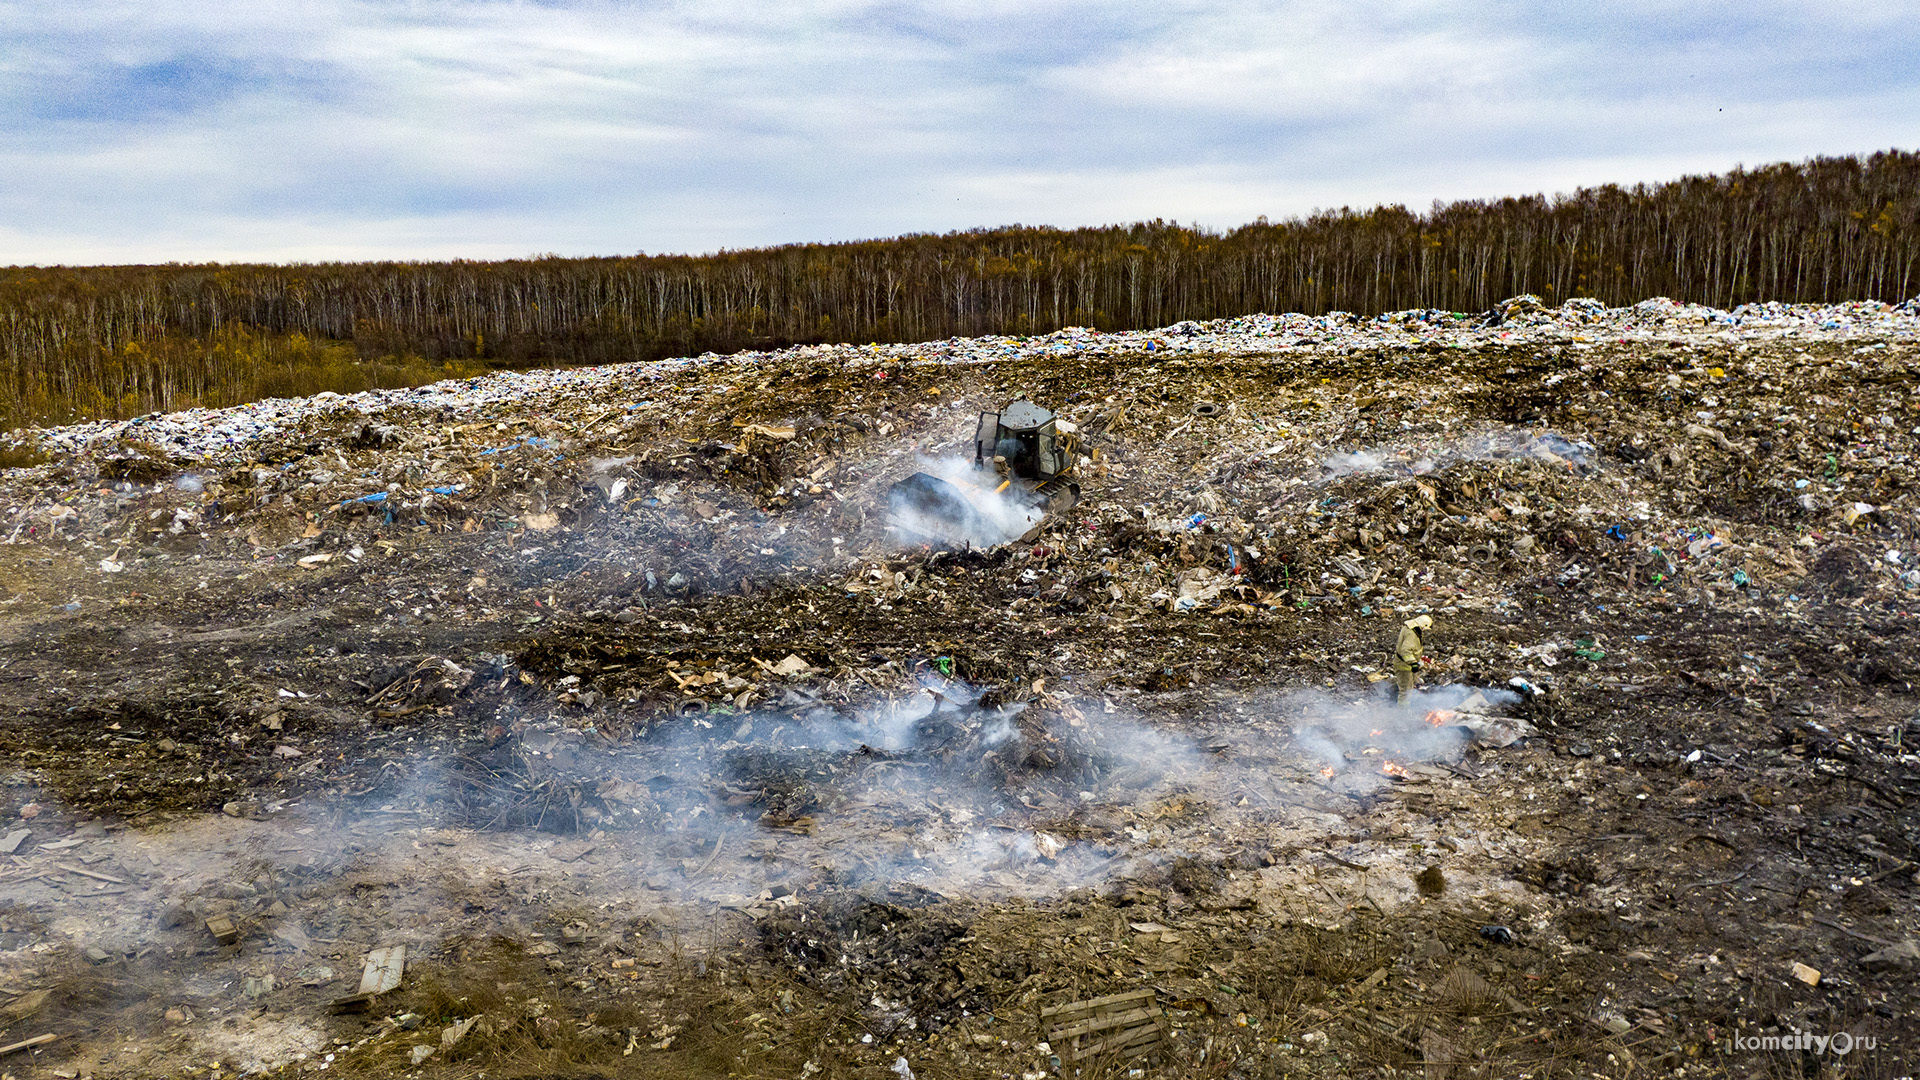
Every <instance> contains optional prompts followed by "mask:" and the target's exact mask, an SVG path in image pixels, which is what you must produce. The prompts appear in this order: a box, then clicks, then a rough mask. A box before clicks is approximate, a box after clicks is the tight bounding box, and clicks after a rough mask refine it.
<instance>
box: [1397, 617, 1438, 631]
mask: <svg viewBox="0 0 1920 1080" xmlns="http://www.w3.org/2000/svg"><path fill="white" fill-rule="evenodd" d="M1400 625H1402V626H1404V627H1406V628H1407V629H1409V630H1425V629H1426V628H1427V627H1429V626H1432V625H1433V616H1431V615H1415V616H1414V617H1413V618H1411V619H1408V620H1407V621H1406V622H1404V623H1401V624H1400Z"/></svg>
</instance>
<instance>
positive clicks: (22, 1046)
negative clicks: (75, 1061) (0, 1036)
mask: <svg viewBox="0 0 1920 1080" xmlns="http://www.w3.org/2000/svg"><path fill="white" fill-rule="evenodd" d="M59 1037H60V1036H58V1035H55V1034H54V1033H52V1032H48V1033H47V1034H45V1035H35V1036H34V1037H33V1038H31V1039H21V1040H20V1041H19V1042H17V1043H12V1044H9V1045H7V1046H0V1056H5V1055H7V1054H11V1053H13V1052H14V1051H15V1050H31V1049H33V1048H34V1047H36V1046H45V1045H47V1044H48V1043H50V1042H52V1041H53V1040H55V1039H57V1038H59Z"/></svg>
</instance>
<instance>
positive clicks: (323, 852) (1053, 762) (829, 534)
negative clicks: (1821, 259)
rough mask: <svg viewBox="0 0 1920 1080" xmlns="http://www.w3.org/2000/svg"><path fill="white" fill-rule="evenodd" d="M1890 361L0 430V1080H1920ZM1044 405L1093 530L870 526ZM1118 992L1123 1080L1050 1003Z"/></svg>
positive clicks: (1438, 316) (818, 389)
mask: <svg viewBox="0 0 1920 1080" xmlns="http://www.w3.org/2000/svg"><path fill="white" fill-rule="evenodd" d="M1908 307H1911V305H1908ZM1917 332H1920V318H1916V317H1915V315H1914V313H1913V312H1912V311H1910V310H1896V309H1890V308H1886V307H1884V306H1882V305H1870V304H1855V305H1842V306H1838V307H1833V308H1821V309H1813V308H1789V307H1783V306H1768V307H1755V308H1746V309H1741V310H1739V311H1736V312H1719V311H1714V310H1712V309H1706V308H1698V307H1691V306H1683V305H1675V304H1671V303H1667V302H1663V301H1649V302H1648V303H1645V304H1641V305H1637V306H1636V307H1634V308H1626V309H1612V310H1608V309H1604V308H1602V307H1601V306H1600V305H1598V304H1594V303H1581V302H1570V303H1569V304H1567V305H1565V306H1563V307H1559V308H1545V307H1543V306H1541V305H1539V304H1537V303H1534V302H1531V301H1529V300H1527V299H1525V298H1522V299H1520V300H1517V301H1514V302H1509V304H1507V305H1503V308H1502V309H1501V310H1499V311H1498V312H1496V313H1495V315H1494V317H1493V318H1482V317H1479V316H1476V317H1474V318H1471V319H1468V318H1464V317H1459V316H1455V315H1452V314H1449V313H1442V312H1408V313H1399V314H1397V315H1394V316H1387V317H1382V318H1380V319H1369V320H1360V319H1351V318H1348V317H1344V316H1338V315H1335V316H1325V317H1315V318H1308V317H1303V316H1289V317H1285V318H1275V317H1265V316H1261V317H1250V318H1247V319H1239V320H1227V321H1222V322H1219V323H1207V324H1182V325H1181V326H1177V327H1169V328H1166V329H1164V330H1161V331H1157V332H1153V333H1140V334H1118V335H1103V334H1094V333H1091V332H1084V331H1067V332H1062V333H1060V334H1055V335H1050V336H1048V337H1044V338H1028V339H990V340H981V341H952V342H937V343H931V344H927V345H921V346H885V347H867V348H851V347H809V348H800V349H792V350H784V351H781V352H777V353H760V354H744V355H741V356H737V357H705V358H701V359H700V360H698V361H684V362H674V363H666V364H655V365H645V366H634V367H626V368H610V369H598V370H594V371H582V372H564V373H551V372H548V373H532V374H529V375H526V376H502V377H497V378H492V379H488V380H483V381H476V382H473V383H461V384H452V385H447V386H442V387H438V388H431V389H428V390H422V391H410V392H395V393H386V394H370V395H362V396H357V397H350V398H327V399H316V400H310V401H302V402H278V403H268V404H266V405H262V406H255V407H249V408H246V409H241V410H232V411H229V412H226V413H219V414H213V413H202V414H190V415H184V416H175V417H153V418H143V419H142V420H141V421H137V422H132V423H115V424H97V425H90V426H86V427H79V428H70V429H63V430H59V431H49V432H28V433H22V434H21V435H20V440H21V443H22V445H23V446H24V447H26V448H28V449H29V450H32V451H34V452H37V453H40V454H43V455H45V460H44V461H43V462H42V463H39V464H35V465H31V466H29V467H23V468H18V469H14V470H11V471H9V472H7V473H6V474H5V476H4V480H3V481H0V505H4V506H5V507H6V518H5V531H6V533H7V534H8V535H7V537H6V544H5V545H4V546H0V593H3V594H4V596H0V695H3V696H4V697H3V701H0V704H4V709H3V710H0V762H4V772H3V773H0V779H3V780H4V784H5V786H4V789H3V790H0V813H3V814H4V815H5V819H6V823H5V828H4V829H0V837H3V838H4V839H5V844H6V846H7V847H8V848H9V851H10V853H9V854H5V855H0V1045H7V1046H10V1045H12V1044H14V1043H18V1042H22V1041H27V1040H32V1039H34V1038H36V1037H38V1036H42V1035H54V1036H57V1038H56V1039H53V1040H51V1041H47V1042H43V1043H41V1044H39V1045H33V1046H28V1047H24V1048H21V1049H18V1050H13V1051H11V1052H9V1053H7V1054H6V1056H4V1057H0V1072H5V1073H8V1074H11V1075H14V1076H18V1077H21V1078H23V1080H24V1078H26V1077H40V1076H65V1077H76V1076H88V1075H91V1076H98V1077H109V1076H111V1077H120V1076H127V1077H136V1076H160V1075H167V1076H202V1077H210V1076H224V1075H234V1074H247V1073H272V1074H279V1075H308V1074H317V1073H320V1072H327V1073H330V1074H339V1075H347V1076H399V1075H419V1076H423V1077H440V1076H448V1077H477V1076H480V1075H485V1076H488V1077H514V1076H528V1077H531V1076H542V1077H547V1076H582V1077H585V1076H595V1077H597V1076H628V1075H631V1076H757V1077H809V1076H824V1077H838V1076H851V1077H862V1076H870V1077H875V1078H886V1077H895V1076H904V1075H907V1074H908V1072H911V1074H912V1075H916V1076H920V1077H946V1076H989V1077H1012V1076H1020V1077H1029V1078H1037V1077H1040V1076H1044V1075H1079V1076H1133V1075H1142V1076H1164V1077H1174V1076H1182V1077H1184V1076H1218V1077H1246V1078H1253V1077H1278V1076H1304V1077H1336V1076H1353V1075H1378V1076H1395V1075H1418V1076H1422V1077H1468V1076H1482V1077H1506V1076H1522V1075H1525V1076H1534V1077H1543V1078H1544V1077H1589V1076H1598V1077H1622V1078H1624V1077H1629V1076H1669V1075H1671V1076H1680V1075H1685V1076H1708V1077H1713V1076H1728V1077H1736V1076H1737V1077H1746V1076H1789V1075H1792V1076H1815V1075H1826V1076H1849V1077H1853V1076H1858V1077H1889V1078H1890V1077H1895V1076H1904V1075H1907V1074H1909V1073H1911V1072H1912V1071H1913V1068H1914V1065H1915V1064H1916V1062H1920V1049H1916V1045H1917V1044H1916V1039H1920V1030H1916V1029H1917V1028H1920V1025H1917V1024H1916V1021H1915V1020H1914V1016H1915V1007H1916V1003H1917V1002H1916V993H1915V989H1914V986H1915V984H1914V981H1913V974H1914V970H1915V966H1916V959H1920V951H1915V950H1913V949H1912V947H1911V946H1907V947H1905V948H1903V947H1902V946H1901V943H1903V942H1910V941H1912V940H1913V939H1914V938H1915V937H1916V936H1920V927H1917V926H1916V922H1920V919H1916V908H1915V903H1914V901H1915V895H1916V890H1917V889H1920V883H1917V882H1916V877H1915V875H1916V871H1917V870H1920V867H1916V862H1920V858H1917V856H1916V846H1915V845H1916V830H1917V829H1920V826H1917V825H1916V823H1915V819H1914V815H1913V810H1912V806H1913V803H1914V800H1915V799H1916V798H1917V797H1920V757H1916V756H1915V744H1916V742H1917V741H1920V721H1916V719H1915V710H1916V701H1915V698H1914V694H1913V690H1912V687H1911V679H1912V672H1911V663H1912V659H1913V655H1914V640H1915V638H1914V634H1913V628H1912V624H1913V615H1912V609H1913V607H1914V604H1915V599H1916V592H1917V590H1920V573H1916V572H1915V567H1916V566H1920V564H1917V563H1916V562H1915V560H1916V559H1920V552H1917V551H1916V541H1915V539H1914V535H1915V534H1914V530H1915V527H1916V518H1915V512H1916V499H1915V486H1914V485H1915V483H1916V474H1915V468H1914V458H1913V454H1914V446H1915V435H1914V432H1915V430H1916V425H1920V397H1916V395H1915V390H1916V361H1920V350H1917V349H1916V333H1917ZM1021 398H1024V399H1030V400H1032V401H1035V402H1038V403H1040V404H1042V405H1045V406H1047V407H1049V408H1053V409H1057V410H1058V411H1059V412H1060V414H1061V415H1062V416H1063V417H1065V418H1066V419H1068V420H1069V421H1070V422H1071V423H1072V424H1073V425H1075V426H1076V427H1077V428H1078V430H1079V432H1080V433H1081V434H1082V436H1083V438H1084V442H1085V446H1084V448H1083V450H1084V453H1085V454H1086V459H1085V461H1084V462H1083V463H1082V465H1081V470H1080V472H1081V476H1080V483H1081V485H1082V487H1083V500H1082V501H1081V503H1080V504H1079V505H1078V506H1076V507H1074V508H1072V509H1071V510H1070V511H1068V512H1066V513H1064V514H1061V515H1059V516H1057V517H1056V518H1054V519H1052V520H1050V521H1049V522H1048V524H1047V525H1046V527H1045V528H1044V529H1043V530H1042V531H1041V533H1040V534H1039V535H1038V536H1037V537H1036V538H1034V539H1031V540H1028V541H1024V542H1016V543H1008V544H1002V545H999V546H991V547H985V548H980V549H974V550H964V551H958V552H941V551H933V550H930V549H927V548H924V547H917V548H916V547H903V546H902V545H901V544H900V543H899V542H898V541H897V540H895V539H894V538H893V537H891V536H890V535H889V533H888V532H887V530H886V528H885V525H886V522H885V521H884V519H883V512H884V507H885V497H884V493H885V491H886V488H887V487H888V486H889V485H890V484H891V483H893V482H894V481H896V480H899V479H901V478H902V477H904V476H906V475H907V474H909V473H911V472H914V471H916V470H919V469H923V468H934V469H938V468H943V467H948V466H950V465H951V464H952V463H953V462H954V461H955V460H956V459H960V458H964V457H970V455H971V444H970V440H971V437H972V434H973V429H974V422H975V417H976V415H977V414H978V413H979V412H980V411H982V410H983V409H993V408H996V407H998V406H1001V405H1004V404H1005V403H1007V402H1008V401H1011V400H1015V399H1021ZM1417 614H1428V615H1430V616H1431V618H1432V619H1433V622H1434V626H1433V628H1432V629H1431V630H1430V631H1428V633H1427V637H1426V643H1425V644H1426V653H1427V660H1426V662H1425V663H1424V665H1423V670H1422V672H1421V678H1422V685H1421V689H1420V691H1419V693H1418V694H1417V695H1416V696H1415V698H1414V699H1413V700H1412V701H1410V702H1407V703H1405V704H1400V703H1397V702H1396V701H1395V696H1394V692H1393V683H1392V681H1391V679H1390V678H1389V677H1388V676H1389V675H1390V671H1391V669H1390V667H1389V653H1390V651H1391V649H1392V648H1393V646H1394V643H1395V639H1396V636H1397V634H1398V632H1399V629H1400V626H1401V624H1402V622H1403V621H1404V620H1406V619H1408V618H1411V617H1413V616H1415V615H1417ZM1475 694H1478V695H1479V699H1478V700H1477V701H1476V700H1474V699H1473V698H1472V695H1475ZM1480 702H1484V703H1485V704H1481V703H1480ZM1481 715H1484V716H1486V717H1488V719H1487V720H1485V721H1481V722H1479V724H1478V726H1477V727H1475V726H1474V725H1472V724H1466V723H1463V722H1461V718H1462V717H1463V716H1464V717H1468V718H1474V717H1477V716H1481ZM1430 720H1433V721H1438V722H1437V723H1434V722H1429V721H1430ZM1489 732H1491V733H1489ZM1528 733H1530V734H1528ZM1516 735H1523V736H1524V737H1519V738H1515V736H1516ZM1502 744H1504V745H1502ZM21 833H25V834H26V835H24V836H21V835H19V834H21ZM209 920H212V921H214V923H215V924H216V926H220V925H222V924H221V920H226V921H227V922H228V923H231V925H232V929H233V935H232V936H233V940H231V941H230V942H222V941H221V940H218V939H216V937H215V936H214V935H213V934H212V933H211V932H210V930H209V927H208V922H209ZM393 946H404V947H405V949H406V961H405V966H404V975H403V976H402V978H401V980H400V983H399V985H398V986H397V987H396V988H394V989H391V990H388V991H385V992H383V993H380V994H377V995H374V996H372V997H371V998H370V999H360V1000H354V999H355V997H356V991H357V990H358V989H359V988H360V986H361V979H362V975H363V968H364V967H365V966H366V960H367V957H368V954H369V953H370V952H372V951H374V950H378V949H387V948H389V947H393ZM1130 991H1149V992H1150V998H1149V999H1148V1002H1149V1011H1151V1012H1154V1013H1155V1014H1157V1015H1158V1016H1159V1017H1161V1018H1162V1023H1163V1025H1164V1027H1163V1029H1162V1033H1161V1034H1160V1035H1158V1036H1156V1037H1155V1038H1153V1039H1151V1040H1149V1041H1147V1042H1145V1043H1143V1044H1141V1045H1138V1046H1135V1047H1132V1048H1130V1049H1127V1050H1124V1051H1120V1050H1115V1051H1109V1052H1105V1053H1092V1054H1082V1055H1080V1056H1078V1057H1076V1055H1075V1047H1076V1046H1078V1045H1080V1044H1078V1043H1075V1042H1073V1041H1071V1038H1070V1037H1065V1038H1063V1037H1062V1034H1061V1033H1060V1032H1059V1030H1058V1028H1059V1026H1060V1025H1058V1024H1057V1023H1051V1022H1050V1021H1049V1020H1048V1019H1047V1017H1048V1016H1049V1015H1057V1014H1047V1013H1045V1012H1044V1010H1048V1009H1051V1008H1055V1007H1058V1006H1061V1005H1065V1004H1068V1003H1071V1002H1075V1001H1081V1000H1085V999H1093V998H1100V997H1103V996H1107V995H1115V994H1122V993H1126V992H1130ZM1134 1000H1135V1001H1136V1003H1137V1001H1138V1000H1139V999H1134ZM347 1010H353V1011H347ZM1796 1033H1808V1034H1811V1035H1818V1036H1836V1035H1840V1034H1846V1035H1848V1036H1849V1037H1850V1040H1851V1041H1853V1042H1854V1043H1855V1045H1853V1046H1852V1047H1851V1048H1850V1052H1848V1053H1845V1054H1842V1053H1839V1052H1838V1051H1837V1049H1836V1046H1837V1044H1836V1043H1834V1042H1827V1043H1824V1044H1821V1048H1818V1049H1816V1048H1814V1047H1812V1046H1811V1045H1809V1046H1808V1048H1806V1049H1794V1050H1779V1049H1772V1048H1767V1049H1762V1048H1757V1047H1758V1045H1759V1044H1757V1043H1755V1042H1753V1041H1752V1040H1759V1039H1763V1038H1766V1037H1773V1038H1775V1039H1776V1041H1777V1039H1778V1038H1779V1037H1782V1036H1793V1035H1795V1034H1796ZM1869 1041H1871V1042H1872V1045H1871V1046H1868V1045H1867V1043H1868V1042H1869Z"/></svg>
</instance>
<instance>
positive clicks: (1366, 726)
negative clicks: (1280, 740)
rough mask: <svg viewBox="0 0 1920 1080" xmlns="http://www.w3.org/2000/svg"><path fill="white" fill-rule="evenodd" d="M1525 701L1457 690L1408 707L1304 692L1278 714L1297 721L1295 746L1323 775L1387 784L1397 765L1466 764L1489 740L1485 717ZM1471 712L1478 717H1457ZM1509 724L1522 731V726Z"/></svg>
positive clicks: (1419, 693)
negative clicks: (1470, 752) (1471, 749)
mask: <svg viewBox="0 0 1920 1080" xmlns="http://www.w3.org/2000/svg"><path fill="white" fill-rule="evenodd" d="M1518 701H1520V695H1518V694H1515V693H1512V692H1511V691H1507V690H1501V689H1497V688H1487V689H1481V688H1476V687H1471V686H1460V685H1452V686H1439V687H1434V688H1432V689H1423V690H1415V691H1413V692H1412V693H1411V694H1410V695H1408V699H1407V702H1406V704H1404V705H1403V704H1398V703H1396V702H1393V701H1384V700H1381V699H1379V698H1375V699H1372V700H1368V699H1365V698H1362V699H1354V700H1342V699H1339V698H1336V697H1334V696H1333V695H1331V694H1326V693H1320V692H1316V691H1300V692H1295V693H1292V694H1289V695H1286V696H1285V697H1283V698H1282V699H1281V700H1280V702H1279V703H1278V709H1279V711H1280V712H1281V713H1282V714H1283V715H1286V716H1288V717H1290V718H1291V726H1292V733H1293V742H1294V745H1295V746H1296V747H1298V749H1299V750H1300V752H1301V753H1302V754H1304V755H1306V756H1307V757H1308V758H1310V759H1312V760H1314V761H1315V762H1316V763H1317V764H1318V768H1319V770H1320V772H1321V774H1322V775H1323V776H1328V777H1332V776H1340V775H1346V776H1348V777H1349V778H1353V779H1363V778H1371V779H1372V780H1373V781H1375V782H1383V781H1380V779H1379V778H1380V777H1382V776H1384V775H1388V774H1391V773H1393V771H1394V769H1393V768H1389V765H1391V766H1394V767H1397V768H1405V767H1406V766H1408V765H1417V764H1427V763H1431V762H1441V761H1457V760H1459V758H1460V757H1461V756H1462V755H1463V754H1464V753H1465V752H1466V750H1467V748H1468V746H1470V745H1472V744H1473V742H1474V741H1475V740H1476V739H1482V741H1485V730H1486V724H1485V723H1484V722H1482V721H1481V720H1480V718H1481V717H1489V718H1490V717H1491V714H1494V713H1497V712H1498V711H1500V710H1503V709H1505V708H1507V707H1509V706H1511V705H1513V704H1515V703H1517V702H1518ZM1463 705H1466V706H1471V708H1472V711H1471V712H1464V713H1458V714H1456V710H1460V709H1461V708H1462V706H1463ZM1463 721H1465V722H1464V723H1463ZM1509 724H1511V725H1515V726H1516V730H1519V729H1520V725H1519V722H1517V721H1511V722H1509Z"/></svg>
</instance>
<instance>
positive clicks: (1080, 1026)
mask: <svg viewBox="0 0 1920 1080" xmlns="http://www.w3.org/2000/svg"><path fill="white" fill-rule="evenodd" d="M1156 1011H1157V1010H1155V1009H1154V1008H1153V1007H1151V1006H1149V1007H1147V1008H1144V1009H1130V1010H1128V1011H1127V1012H1123V1013H1110V1014H1108V1015H1106V1016H1096V1017H1094V1018H1093V1019H1091V1020H1082V1021H1080V1022H1078V1023H1075V1024H1069V1025H1066V1026H1063V1027H1056V1028H1054V1029H1053V1031H1052V1034H1051V1036H1050V1038H1049V1039H1048V1041H1049V1042H1051V1041H1052V1040H1053V1039H1072V1038H1077V1037H1079V1036H1081V1035H1091V1034H1093V1033H1095V1032H1098V1031H1108V1030H1111V1029H1113V1028H1130V1027H1135V1026H1137V1025H1139V1024H1141V1023H1150V1022H1152V1020H1153V1015H1154V1013H1155V1012H1156Z"/></svg>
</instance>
